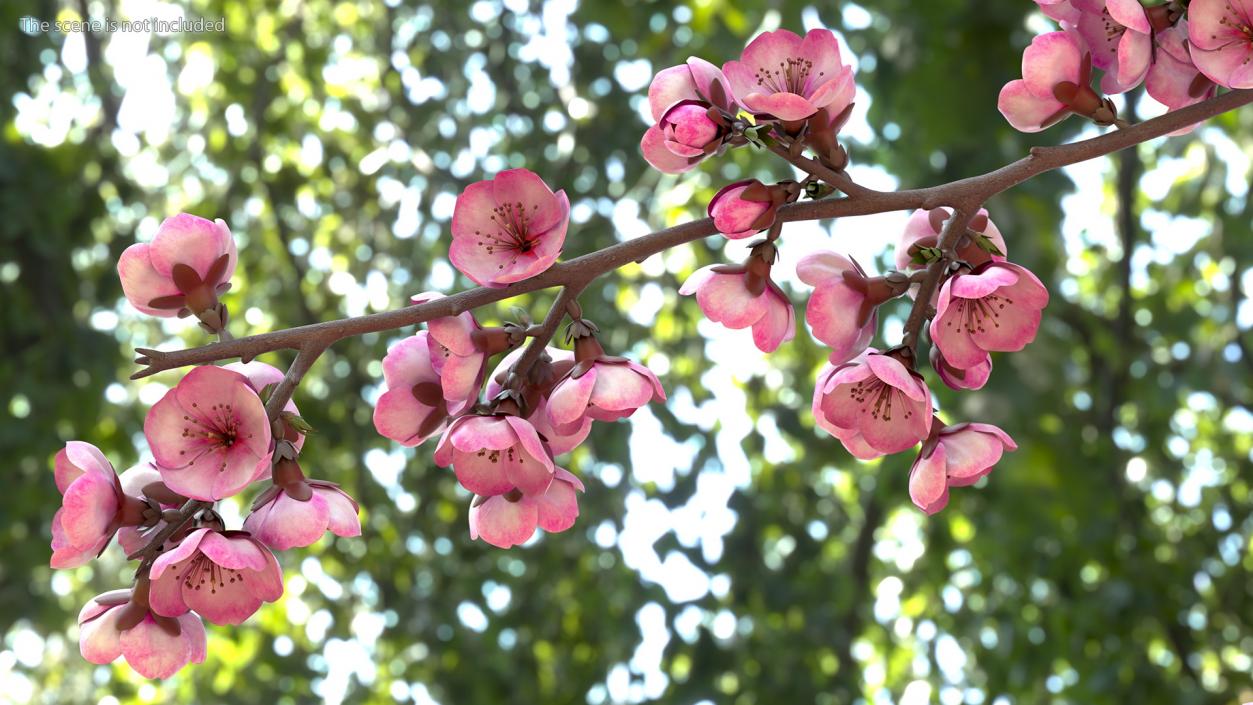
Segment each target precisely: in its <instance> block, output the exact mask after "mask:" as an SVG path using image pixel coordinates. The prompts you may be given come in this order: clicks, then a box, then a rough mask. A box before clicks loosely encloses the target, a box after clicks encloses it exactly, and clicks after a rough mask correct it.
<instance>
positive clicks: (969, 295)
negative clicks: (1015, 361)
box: [931, 262, 1049, 369]
mask: <svg viewBox="0 0 1253 705" xmlns="http://www.w3.org/2000/svg"><path fill="white" fill-rule="evenodd" d="M1048 301H1049V293H1048V290H1047V289H1045V288H1044V285H1043V284H1041V283H1040V280H1039V279H1037V278H1036V276H1035V275H1034V274H1032V273H1031V272H1030V271H1028V270H1027V269H1026V268H1024V267H1019V266H1018V265H1016V264H1011V263H1009V262H989V263H987V264H985V265H983V266H982V267H979V268H977V269H975V271H974V272H972V273H970V274H957V275H955V276H953V277H951V278H949V279H948V280H947V281H945V282H944V285H943V286H942V287H941V288H940V297H939V301H938V303H937V304H936V314H935V318H934V319H932V321H931V340H933V341H934V342H935V345H936V346H938V347H939V348H940V352H941V353H942V354H943V355H944V359H945V360H947V361H948V362H949V364H950V365H952V366H953V367H957V368H959V369H969V368H971V367H975V366H977V365H980V364H982V363H983V362H984V361H985V360H986V359H987V353H989V352H995V351H1000V352H1012V351H1015V350H1022V349H1023V347H1025V346H1026V345H1027V343H1030V342H1031V341H1032V340H1034V339H1035V334H1036V330H1037V329H1038V328H1039V327H1040V312H1041V310H1042V309H1043V308H1044V307H1045V306H1046V305H1048Z"/></svg>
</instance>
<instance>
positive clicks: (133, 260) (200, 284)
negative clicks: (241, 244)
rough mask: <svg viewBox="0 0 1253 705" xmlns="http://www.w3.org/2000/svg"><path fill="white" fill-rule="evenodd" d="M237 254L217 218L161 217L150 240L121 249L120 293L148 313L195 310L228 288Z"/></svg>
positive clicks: (209, 305) (211, 305)
mask: <svg viewBox="0 0 1253 705" xmlns="http://www.w3.org/2000/svg"><path fill="white" fill-rule="evenodd" d="M237 259H238V254H237V252H236V250H235V240H234V239H233V238H232V237H231V231H230V229H229V228H227V227H226V223H225V222H223V221H222V220H220V219H219V220H217V221H209V220H205V219H204V218H198V217H196V216H194V215H189V214H187V213H180V214H178V215H176V216H173V217H171V218H166V219H165V221H164V222H162V223H161V227H160V228H159V229H158V230H157V235H156V237H154V238H153V239H152V242H151V243H136V244H134V245H131V246H130V247H128V248H126V250H125V251H124V252H123V253H122V256H121V258H120V259H118V263H117V271H118V276H119V277H120V278H121V279H122V292H123V293H124V294H126V299H127V300H128V301H130V302H131V305H132V306H134V307H135V308H137V309H139V311H140V312H142V313H146V314H149V315H152V316H174V315H178V314H179V313H180V312H183V311H186V312H188V313H200V312H202V311H207V310H210V309H213V308H215V307H216V306H217V296H218V294H221V293H223V292H225V291H226V290H227V289H228V288H229V287H230V284H229V282H230V279H231V275H232V274H234V273H235V262H236V260H237Z"/></svg>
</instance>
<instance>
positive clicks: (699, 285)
mask: <svg viewBox="0 0 1253 705" xmlns="http://www.w3.org/2000/svg"><path fill="white" fill-rule="evenodd" d="M766 271H767V275H766V276H765V278H764V279H761V278H760V276H758V277H757V282H758V285H759V286H758V287H756V288H757V291H753V289H754V288H755V287H754V286H753V282H754V272H753V270H752V267H751V265H750V266H749V267H745V266H743V265H735V266H732V265H725V264H719V265H713V266H709V267H704V268H702V269H698V270H697V271H696V272H694V273H693V274H692V276H690V277H688V278H687V281H685V282H683V287H682V288H680V289H679V293H680V294H682V295H684V296H690V295H692V294H696V302H697V303H698V304H700V309H701V311H704V312H705V315H706V316H708V317H709V320H711V321H714V322H717V323H721V324H722V325H724V326H726V327H727V328H730V329H732V330H739V329H741V328H748V327H750V326H751V327H752V329H753V343H755V344H756V345H757V349H759V350H761V351H762V352H774V351H775V350H777V349H778V347H779V346H780V345H782V344H783V343H785V342H787V341H789V340H791V339H792V338H793V337H794V336H795V335H796V312H795V311H794V310H793V308H792V302H791V301H790V300H788V298H787V294H784V293H783V290H782V289H780V288H779V286H778V285H777V284H775V283H774V282H773V281H771V280H770V278H769V274H768V272H769V269H767V270H766Z"/></svg>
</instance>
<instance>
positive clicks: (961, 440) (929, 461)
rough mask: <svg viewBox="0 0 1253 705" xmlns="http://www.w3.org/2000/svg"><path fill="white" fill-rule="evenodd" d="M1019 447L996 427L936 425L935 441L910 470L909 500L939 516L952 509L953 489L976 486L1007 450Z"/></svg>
mask: <svg viewBox="0 0 1253 705" xmlns="http://www.w3.org/2000/svg"><path fill="white" fill-rule="evenodd" d="M1017 449H1018V445H1017V444H1016V443H1014V439H1012V438H1010V437H1009V434H1007V433H1005V432H1004V431H1002V430H1001V429H999V428H997V427H996V426H992V425H991V424H983V423H961V424H955V425H952V426H945V425H944V424H942V423H941V422H940V420H939V419H935V420H933V421H932V431H931V437H930V438H928V439H927V442H926V443H924V444H923V446H922V449H921V450H920V451H919V452H918V457H917V458H916V459H915V460H914V464H913V467H911V468H910V470H909V497H910V499H912V500H913V502H914V504H915V505H917V506H918V508H919V509H921V510H922V511H924V512H926V513H927V514H935V513H936V512H938V511H940V510H941V509H943V508H944V507H946V506H947V505H948V490H949V488H950V487H964V486H966V485H973V484H974V483H976V482H978V481H979V478H981V477H983V476H985V475H987V474H988V473H990V472H992V469H993V468H994V467H996V464H997V463H998V462H1000V460H1001V455H1002V454H1003V453H1004V452H1005V451H1006V450H1010V451H1013V450H1017Z"/></svg>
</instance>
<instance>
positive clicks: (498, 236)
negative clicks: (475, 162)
mask: <svg viewBox="0 0 1253 705" xmlns="http://www.w3.org/2000/svg"><path fill="white" fill-rule="evenodd" d="M569 223H570V201H569V199H568V198H566V192H565V191H558V192H557V193H555V194H554V193H553V192H552V190H551V189H549V188H548V184H545V183H544V180H543V179H541V178H540V177H539V176H537V175H536V174H535V173H534V172H532V171H530V170H527V169H508V170H506V171H502V172H500V173H499V174H497V175H496V176H495V178H493V179H490V180H487V181H479V182H476V183H473V184H470V185H469V186H467V187H466V190H465V191H463V192H462V193H461V195H460V196H458V197H457V204H456V206H455V207H454V208H453V214H452V247H451V249H450V250H449V253H448V255H449V258H450V259H451V260H452V263H453V266H455V267H456V268H457V269H459V270H461V272H462V273H463V274H465V275H466V276H467V277H470V279H473V280H474V282H475V283H476V284H480V285H482V286H490V287H504V286H508V285H509V284H512V283H514V282H519V281H522V280H523V279H529V278H531V277H533V276H535V275H536V274H539V273H540V272H543V271H544V270H546V269H548V268H549V267H551V266H552V265H553V263H554V262H556V261H557V256H558V255H559V254H561V248H562V245H563V244H565V241H566V227H567V226H568V225H569Z"/></svg>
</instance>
